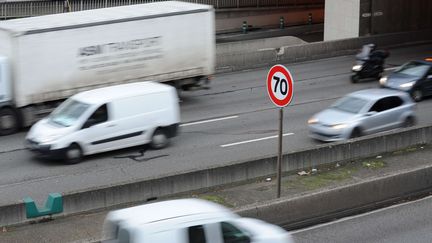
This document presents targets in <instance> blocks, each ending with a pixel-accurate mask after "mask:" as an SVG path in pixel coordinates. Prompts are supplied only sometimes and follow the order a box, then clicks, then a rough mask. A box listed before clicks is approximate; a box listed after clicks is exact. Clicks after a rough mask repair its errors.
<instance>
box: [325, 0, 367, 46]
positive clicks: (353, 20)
mask: <svg viewBox="0 0 432 243" xmlns="http://www.w3.org/2000/svg"><path fill="white" fill-rule="evenodd" d="M359 14H360V0H326V2H325V17H324V41H328V40H339V39H346V38H354V37H358V36H359V20H360V16H359Z"/></svg>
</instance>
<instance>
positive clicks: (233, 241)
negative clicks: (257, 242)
mask: <svg viewBox="0 0 432 243" xmlns="http://www.w3.org/2000/svg"><path fill="white" fill-rule="evenodd" d="M221 227H222V237H223V240H224V243H250V242H251V241H250V238H249V236H247V235H246V234H245V233H243V232H242V231H241V230H239V229H238V228H237V227H235V226H234V225H232V224H230V223H227V222H222V223H221Z"/></svg>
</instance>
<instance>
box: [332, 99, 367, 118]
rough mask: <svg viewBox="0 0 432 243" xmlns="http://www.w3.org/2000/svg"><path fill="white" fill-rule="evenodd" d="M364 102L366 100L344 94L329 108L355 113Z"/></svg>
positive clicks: (365, 102)
mask: <svg viewBox="0 0 432 243" xmlns="http://www.w3.org/2000/svg"><path fill="white" fill-rule="evenodd" d="M366 104H367V100H364V99H360V98H357V97H351V96H345V97H343V98H342V99H340V100H338V101H336V103H334V104H333V105H332V106H331V108H333V109H336V110H340V111H345V112H349V113H354V114H356V113H359V112H360V110H361V109H362V108H363V107H364V106H365V105H366Z"/></svg>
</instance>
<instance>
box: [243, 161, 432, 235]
mask: <svg viewBox="0 0 432 243" xmlns="http://www.w3.org/2000/svg"><path fill="white" fill-rule="evenodd" d="M431 188H432V166H428V167H425V168H420V169H415V170H411V171H401V172H399V173H398V174H393V175H384V176H382V177H380V178H376V179H373V180H368V181H363V182H359V183H354V184H351V185H347V186H340V187H336V188H333V189H329V190H326V191H320V192H317V193H311V194H308V195H303V196H300V197H295V198H280V199H275V200H269V201H267V202H265V203H259V204H253V205H248V206H246V207H243V208H239V209H238V210H236V212H237V213H238V214H240V215H242V216H244V217H251V218H259V219H262V220H265V221H267V222H270V223H274V224H278V225H282V226H284V227H287V228H297V227H299V226H306V225H310V224H315V223H318V222H322V221H323V220H332V219H334V218H336V217H341V216H347V215H351V214H353V213H355V212H360V211H362V210H366V209H374V208H376V207H378V206H380V204H382V205H385V204H387V205H388V204H389V203H390V202H398V201H399V202H400V200H401V199H402V198H405V197H407V196H415V195H419V194H421V195H423V194H424V193H427V192H429V191H430V190H431Z"/></svg>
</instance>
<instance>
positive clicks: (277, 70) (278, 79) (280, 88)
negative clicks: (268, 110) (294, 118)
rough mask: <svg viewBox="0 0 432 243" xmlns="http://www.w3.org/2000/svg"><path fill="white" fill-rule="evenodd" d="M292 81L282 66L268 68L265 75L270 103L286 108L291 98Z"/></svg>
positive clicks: (292, 91)
mask: <svg viewBox="0 0 432 243" xmlns="http://www.w3.org/2000/svg"><path fill="white" fill-rule="evenodd" d="M293 83H294V80H293V78H292V76H291V73H290V72H289V71H288V69H287V68H286V67H284V66H282V65H275V66H273V67H272V68H270V71H269V72H268V74H267V80H266V84H267V92H268V94H269V96H270V99H271V100H272V102H273V103H274V104H275V105H276V106H279V107H285V106H287V105H288V104H289V103H290V102H291V100H292V97H293V93H294V84H293Z"/></svg>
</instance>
